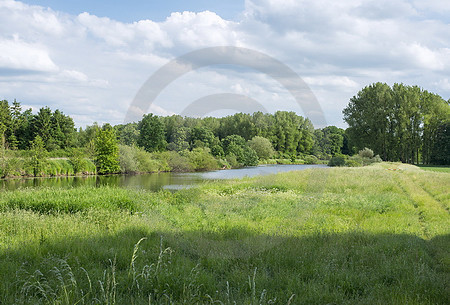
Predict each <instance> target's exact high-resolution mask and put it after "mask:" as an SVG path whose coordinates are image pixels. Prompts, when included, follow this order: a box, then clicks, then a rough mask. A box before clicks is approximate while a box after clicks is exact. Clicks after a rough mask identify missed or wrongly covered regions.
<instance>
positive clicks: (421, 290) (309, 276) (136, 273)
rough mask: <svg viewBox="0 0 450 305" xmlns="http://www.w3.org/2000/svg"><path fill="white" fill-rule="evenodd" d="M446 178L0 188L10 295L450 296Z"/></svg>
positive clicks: (109, 298) (357, 299)
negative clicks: (160, 187) (167, 188)
mask: <svg viewBox="0 0 450 305" xmlns="http://www.w3.org/2000/svg"><path fill="white" fill-rule="evenodd" d="M394 168H395V169H397V170H391V169H394ZM449 186H450V174H446V173H437V172H426V171H422V170H420V169H418V168H416V167H414V166H408V165H402V164H392V163H383V164H379V165H376V166H370V167H366V168H332V169H331V168H330V169H319V170H308V171H302V172H290V173H283V174H277V175H272V176H263V177H257V178H252V179H249V178H246V179H242V180H232V181H223V182H220V183H207V184H204V185H201V186H199V187H196V188H192V189H187V190H182V191H179V192H176V193H171V192H164V191H162V192H157V193H152V192H145V191H133V190H123V189H117V188H110V187H106V188H80V189H68V190H61V189H60V190H52V189H35V190H21V191H16V192H3V193H1V198H0V211H1V214H0V261H1V262H2V263H1V264H0V303H4V304H13V303H16V304H39V303H42V304H56V303H57V304H74V303H78V304H92V303H95V304H114V303H115V304H149V303H151V304H153V303H156V304H186V303H188V304H330V303H334V304H448V303H450V299H449V296H450V291H449V288H448V287H450V285H449V274H450V260H449V257H450V254H449V249H450V237H449V236H450V234H449V233H450V223H449V215H448V205H449V202H448V198H449V189H450V188H449ZM142 238H145V239H143V240H141V239H142ZM138 241H139V243H138Z"/></svg>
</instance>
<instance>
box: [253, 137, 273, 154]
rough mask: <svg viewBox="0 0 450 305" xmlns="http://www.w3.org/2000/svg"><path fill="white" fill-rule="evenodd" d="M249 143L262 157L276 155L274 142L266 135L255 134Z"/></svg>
mask: <svg viewBox="0 0 450 305" xmlns="http://www.w3.org/2000/svg"><path fill="white" fill-rule="evenodd" d="M248 145H249V146H250V147H251V148H252V149H253V150H254V151H255V152H256V154H257V155H258V158H260V159H270V158H272V157H273V155H275V150H274V149H273V146H272V143H271V142H270V141H269V139H266V138H264V137H260V136H255V137H253V138H252V139H251V140H250V141H249V142H248Z"/></svg>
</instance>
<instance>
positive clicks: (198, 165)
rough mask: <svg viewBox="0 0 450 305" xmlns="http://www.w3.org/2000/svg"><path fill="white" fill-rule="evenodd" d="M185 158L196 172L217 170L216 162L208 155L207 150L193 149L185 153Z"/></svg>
mask: <svg viewBox="0 0 450 305" xmlns="http://www.w3.org/2000/svg"><path fill="white" fill-rule="evenodd" d="M186 155H187V158H188V159H189V162H190V164H192V166H193V168H194V170H196V171H207V170H213V169H218V163H217V160H216V159H215V158H214V157H213V156H212V155H211V154H210V151H209V149H208V148H194V149H193V150H192V151H190V152H187V151H186Z"/></svg>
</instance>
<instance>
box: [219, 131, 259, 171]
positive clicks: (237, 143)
mask: <svg viewBox="0 0 450 305" xmlns="http://www.w3.org/2000/svg"><path fill="white" fill-rule="evenodd" d="M222 146H223V147H224V151H225V155H226V156H230V155H232V156H234V157H236V160H237V162H238V163H239V164H241V165H242V166H255V165H257V164H258V155H257V154H256V152H255V151H254V150H253V149H252V148H251V147H249V146H248V145H247V144H246V142H245V139H244V138H243V137H241V136H239V135H231V136H227V137H226V138H225V139H223V141H222Z"/></svg>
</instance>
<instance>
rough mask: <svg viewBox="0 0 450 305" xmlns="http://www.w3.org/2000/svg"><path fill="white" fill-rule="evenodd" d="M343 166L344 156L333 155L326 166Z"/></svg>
mask: <svg viewBox="0 0 450 305" xmlns="http://www.w3.org/2000/svg"><path fill="white" fill-rule="evenodd" d="M344 165H345V156H344V155H335V156H333V157H332V158H331V159H330V161H329V162H328V166H344Z"/></svg>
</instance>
